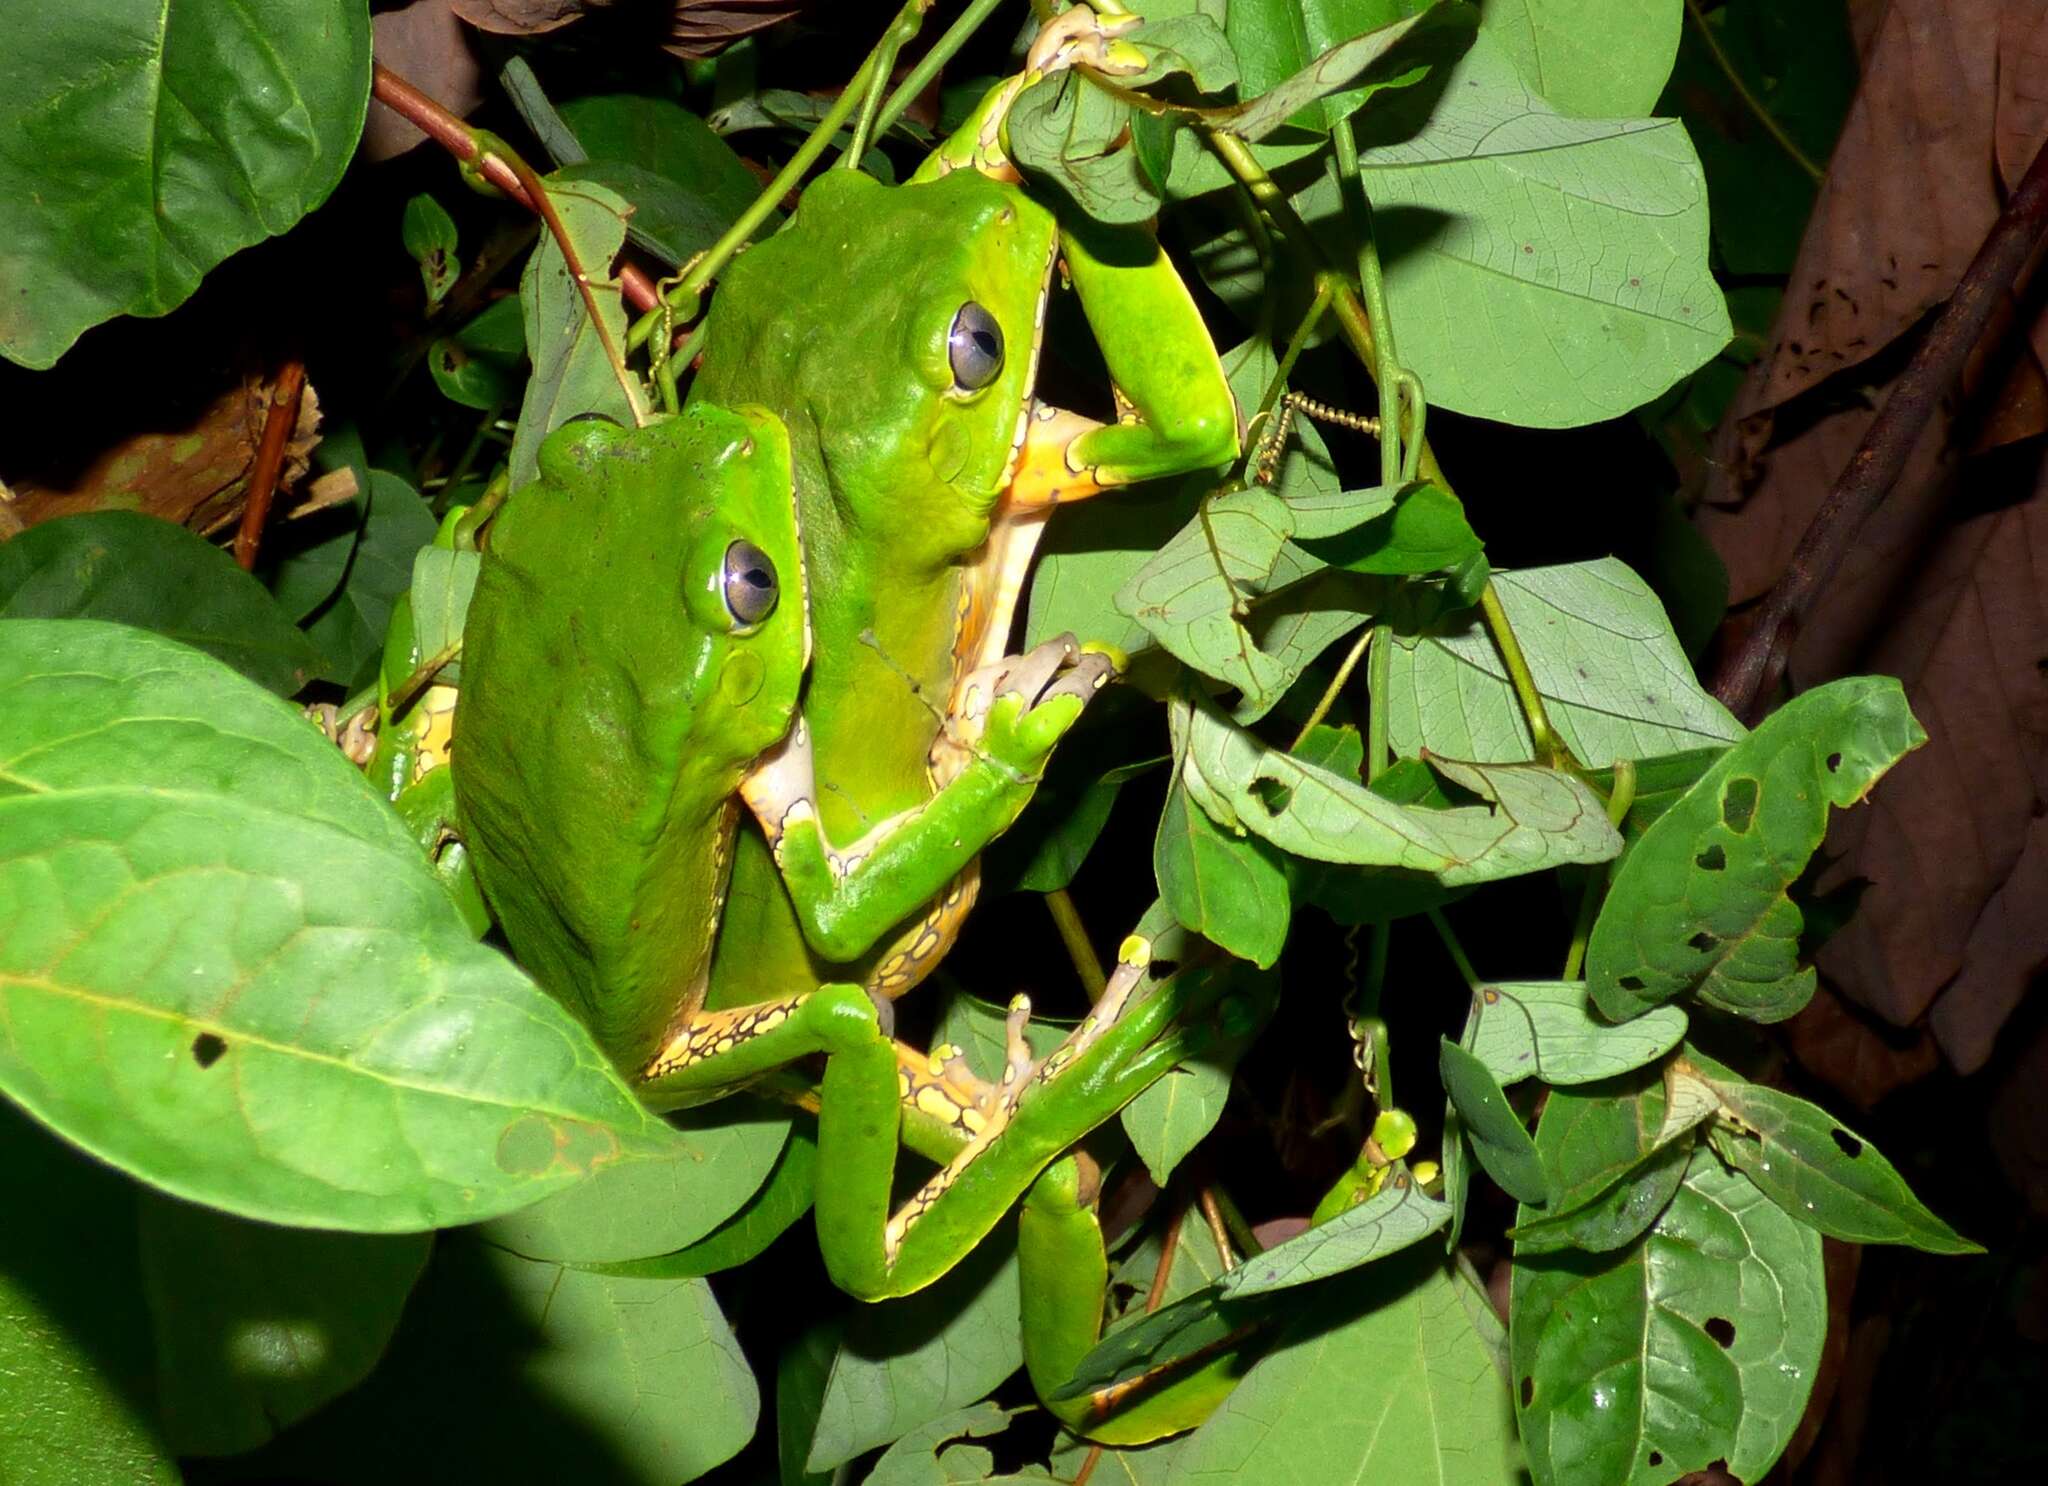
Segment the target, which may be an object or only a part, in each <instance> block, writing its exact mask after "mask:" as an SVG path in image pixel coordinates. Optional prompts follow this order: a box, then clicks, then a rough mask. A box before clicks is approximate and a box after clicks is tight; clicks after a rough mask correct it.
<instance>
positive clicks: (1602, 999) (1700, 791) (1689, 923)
mask: <svg viewBox="0 0 2048 1486" xmlns="http://www.w3.org/2000/svg"><path fill="white" fill-rule="evenodd" d="M1926 741H1927V734H1926V733H1924V732H1923V731H1921V728H1920V724H1919V723H1917V722H1916V721H1914V720H1913V713H1912V711H1911V709H1909V708H1908V707H1907V705H1906V694H1905V690H1904V689H1903V688H1902V687H1901V686H1900V685H1899V683H1898V682H1897V681H1896V680H1894V679H1892V678H1891V677H1889V676H1857V677H1849V678H1848V679H1846V680H1842V681H1835V682H1831V683H1829V684H1828V685H1826V686H1823V687H1820V688H1818V689H1816V690H1814V691H1810V692H1807V693H1806V694H1805V695H1803V696H1799V697H1795V698H1793V699H1792V700H1791V701H1790V702H1788V703H1786V704H1785V706H1783V707H1781V708H1779V709H1778V711H1776V712H1774V713H1772V714H1771V715H1770V716H1769V717H1768V718H1766V719H1765V720H1764V722H1763V724H1762V726H1760V727H1759V728H1758V729H1757V730H1756V731H1755V732H1754V733H1752V734H1750V735H1749V737H1748V738H1746V739H1744V740H1743V741H1742V742H1741V743H1738V744H1737V745H1736V746H1735V747H1733V748H1731V749H1729V750H1728V752H1727V753H1725V754H1723V755H1722V756H1721V758H1720V759H1719V760H1717V761H1716V762H1715V764H1714V766H1713V767H1712V768H1711V769H1709V770H1707V772H1706V773H1705V774H1703V775H1701V776H1700V779H1699V782H1698V783H1696V784H1694V785H1693V787H1692V788H1691V789H1689V790H1687V791H1686V793H1685V795H1684V797H1683V798H1682V799H1680V800H1679V802H1678V803H1677V804H1675V805H1673V806H1672V807H1671V808H1670V809H1669V810H1667V811H1666V812H1665V813H1664V814H1663V815H1662V816H1660V817H1659V818H1658V819H1657V821H1656V822H1655V823H1654V824H1653V825H1651V826H1650V828H1649V829H1648V830H1646V831H1644V832H1643V837H1642V840H1640V841H1639V842H1637V843H1636V845H1635V847H1634V848H1633V849H1632V850H1631V851H1630V852H1629V854H1628V856H1627V857H1626V858H1625V859H1624V860H1623V862H1622V864H1621V870H1620V872H1619V873H1617V874H1616V876H1615V879H1614V886H1613V888H1612V889H1611V890H1610V891H1609V893H1608V895H1607V901H1606V903H1605V904H1604V905H1603V906H1602V908H1601V910H1600V917H1599V920H1598V921H1597V922H1596V923H1595V924H1594V926H1593V935H1592V938H1591V939H1590V940H1589V941H1588V943H1587V946H1586V983H1587V985H1588V986H1589V987H1590V989H1591V992H1592V996H1593V1001H1594V1003H1595V1004H1596V1005H1597V1006H1598V1007H1599V1008H1600V1010H1601V1011H1602V1012H1604V1013H1606V1015H1607V1016H1609V1017H1611V1018H1613V1019H1614V1020H1615V1021H1625V1020H1627V1019H1628V1018H1629V1017H1632V1016H1636V1015H1638V1014H1639V1013H1641V1012H1644V1011H1647V1010H1648V1009H1649V1008H1651V1007H1653V1006H1657V1005H1661V1004H1662V1003H1663V1002H1666V1001H1669V1000H1671V999H1672V998H1673V997H1675V996H1681V995H1686V994H1692V995H1697V996H1698V997H1699V998H1700V999H1701V1000H1703V1001H1706V1002H1708V1003H1710V1004H1712V1005H1714V1006H1719V1007H1721V1008H1723V1009H1725V1010H1728V1011H1733V1012H1735V1013H1737V1014H1738V1015H1741V1016H1746V1017H1749V1018H1751V1019H1753V1020H1756V1021H1763V1022H1773V1021H1779V1020H1782V1019H1783V1018H1785V1017H1788V1016H1791V1015H1792V1014H1793V1013H1794V1012H1796V1011H1798V1010H1799V1008H1800V1007H1802V1006H1804V1005H1805V1004H1806V1003H1807V1001H1808V999H1809V998H1810V997H1811V996H1812V995H1813V986H1814V972H1813V970H1812V968H1811V967H1808V968H1806V969H1801V968H1800V967H1799V932H1800V928H1801V926H1802V919H1801V917H1800V913H1799V910H1798V909H1797V908H1796V907H1794V906H1793V904H1792V900H1791V899H1790V898H1789V897H1787V896H1786V889H1787V888H1789V887H1790V886H1791V885H1792V883H1793V882H1794V881H1795V880H1797V878H1798V877H1799V874H1800V873H1801V872H1802V871H1804V870H1805V867H1806V862H1807V859H1808V858H1809V857H1811V856H1812V855H1813V854H1814V852H1815V851H1816V850H1818V849H1819V847H1820V843H1821V838H1822V837H1823V836H1824V835H1825V834H1826V832H1827V823H1828V807H1829V806H1831V805H1832V806H1834V807H1835V808H1836V809H1841V808H1844V807H1846V806H1849V805H1853V804H1855V803H1856V802H1857V801H1859V800H1861V799H1862V798H1863V797H1864V795H1866V794H1868V793H1869V791H1870V788H1871V786H1872V785H1874V784H1876V783H1877V781H1878V780H1879V778H1881V777H1882V776H1883V775H1884V773H1885V771H1886V770H1887V769H1889V768H1891V766H1892V765H1893V764H1895V763H1897V762H1898V761H1899V759H1900V758H1902V757H1903V756H1904V755H1905V754H1907V753H1908V752H1910V751H1911V750H1912V749H1915V748H1918V747H1919V746H1920V745H1921V744H1922V743H1925V742H1926Z"/></svg>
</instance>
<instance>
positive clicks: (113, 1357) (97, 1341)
mask: <svg viewBox="0 0 2048 1486" xmlns="http://www.w3.org/2000/svg"><path fill="white" fill-rule="evenodd" d="M0 1170H5V1171H6V1173H7V1193H8V1203H7V1221H6V1222H4V1223H0V1378H4V1379H6V1384H5V1391H6V1396H7V1407H6V1408H5V1409H4V1410H0V1478H4V1479H5V1480H6V1481H7V1483H8V1486H80V1483H81V1482H93V1483H98V1482H101V1481H119V1482H121V1483H122V1486H176V1483H178V1482H180V1481H183V1480H184V1479H185V1477H184V1475H183V1474H182V1473H181V1472H180V1471H179V1469H178V1465H177V1461H176V1458H175V1456H174V1454H173V1452H172V1450H171V1448H170V1445H169V1443H168V1442H167V1441H166V1440H165V1439H164V1438H163V1432H162V1429H161V1427H160V1426H159V1424H158V1422H157V1420H156V1418H155V1415H154V1411H153V1410H152V1409H151V1408H150V1407H149V1398H150V1364H151V1357H150V1346H149V1333H148V1328H147V1327H145V1326H142V1325H140V1324H138V1323H137V1319H136V1318H137V1314H138V1312H140V1311H141V1309H142V1307H143V1298H142V1275H141V1272H140V1269H139V1268H138V1256H137V1253H136V1243H135V1186H134V1184H133V1183H132V1182H129V1181H128V1180H126V1179H125V1178H123V1177H121V1176H120V1175H118V1174H117V1173H115V1172H112V1171H109V1170H108V1169H107V1168H106V1167H104V1166H102V1165H100V1164H99V1163H98V1162H96V1161H90V1160H87V1159H86V1158H85V1157H83V1156H81V1155H79V1154H78V1152H77V1151H75V1150H73V1149H72V1148H70V1147H69V1146H67V1145H65V1144H64V1143H63V1142H62V1141H60V1140H57V1139H55V1138H53V1137H52V1136H51V1135H50V1134H49V1132H48V1131H46V1130H42V1129H40V1128H38V1127H37V1125H36V1124H35V1122H34V1121H32V1120H30V1119H28V1118H27V1117H26V1116H25V1115H22V1114H21V1113H19V1112H18V1111H17V1110H15V1109H14V1108H12V1107H11V1106H10V1105H8V1104H7V1103H6V1102H5V1101H0Z"/></svg>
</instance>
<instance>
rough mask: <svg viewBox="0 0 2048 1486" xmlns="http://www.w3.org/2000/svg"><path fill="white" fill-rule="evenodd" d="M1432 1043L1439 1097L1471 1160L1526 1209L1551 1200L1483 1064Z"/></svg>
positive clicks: (1539, 1162)
mask: <svg viewBox="0 0 2048 1486" xmlns="http://www.w3.org/2000/svg"><path fill="white" fill-rule="evenodd" d="M1437 1041H1438V1044H1439V1046H1438V1049H1437V1051H1438V1055H1439V1057H1438V1062H1439V1066H1440V1067H1441V1069H1442V1071H1443V1079H1444V1092H1445V1093H1447V1094H1449V1095H1450V1097H1451V1104H1452V1106H1453V1107H1454V1108H1455V1109H1456V1110H1457V1111H1458V1119H1459V1121H1460V1123H1461V1124H1462V1125H1463V1126H1464V1129H1465V1138H1466V1139H1467V1140H1469V1141H1470V1142H1471V1144H1472V1154H1473V1155H1475V1156H1477V1157H1478V1158H1479V1164H1480V1165H1481V1166H1482V1167H1484V1168H1485V1169H1486V1174H1487V1175H1488V1176H1490V1177H1492V1178H1493V1179H1494V1182H1495V1183H1496V1184H1497V1185H1498V1186H1499V1187H1500V1189H1501V1190H1502V1191H1503V1192H1505V1193H1507V1194H1508V1196H1510V1197H1512V1198H1514V1199H1515V1200H1516V1201H1517V1202H1521V1203H1524V1204H1526V1205H1528V1206H1531V1207H1541V1206H1543V1205H1544V1204H1545V1203H1546V1202H1548V1201H1549V1200H1550V1184H1549V1182H1548V1181H1546V1180H1545V1178H1544V1174H1543V1159H1542V1157H1540V1156H1538V1155H1537V1154H1536V1142H1535V1141H1533V1140H1531V1139H1530V1138H1529V1132H1528V1130H1527V1129H1525V1128H1524V1127H1523V1125H1522V1119H1521V1116H1519V1115H1517V1114H1516V1113H1515V1111H1514V1107H1513V1106H1512V1105H1510V1104H1509V1103H1508V1098H1507V1095H1505V1094H1503V1093H1502V1092H1501V1090H1500V1085H1499V1084H1497V1083H1495V1082H1494V1079H1493V1074H1492V1073H1491V1072H1490V1071H1489V1070H1488V1069H1487V1066H1486V1065H1485V1064H1484V1063H1482V1062H1481V1061H1480V1060H1479V1059H1477V1058H1475V1057H1473V1056H1472V1054H1470V1053H1469V1052H1467V1051H1465V1049H1464V1048H1462V1047H1459V1046H1458V1044H1457V1043H1455V1042H1453V1041H1451V1039H1450V1038H1448V1037H1442V1038H1438V1039H1437Z"/></svg>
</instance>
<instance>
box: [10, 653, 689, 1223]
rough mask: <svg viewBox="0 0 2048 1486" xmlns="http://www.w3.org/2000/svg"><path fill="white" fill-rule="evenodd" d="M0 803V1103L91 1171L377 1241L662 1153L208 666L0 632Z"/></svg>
mask: <svg viewBox="0 0 2048 1486" xmlns="http://www.w3.org/2000/svg"><path fill="white" fill-rule="evenodd" d="M0 780H4V781H5V783H4V785H0V1028H4V1029H5V1030H4V1032H0V1088H4V1089H5V1091H6V1092H7V1093H8V1094H9V1095H10V1096H11V1097H13V1098H14V1099H16V1100H18V1101H19V1102H20V1103H21V1104H22V1105H23V1106H25V1107H26V1108H28V1109H29V1110H30V1111H31V1112H32V1113H34V1114H35V1115H36V1116H37V1117H38V1118H40V1119H42V1120H44V1121H45V1122H46V1123H48V1124H49V1125H51V1126H53V1127H54V1128H56V1129H57V1130H58V1131H59V1132H60V1133H62V1134H64V1135H65V1136H66V1137H68V1138H69V1139H71V1140H73V1141H75V1142H76V1143H78V1144H80V1145H82V1146H84V1147H85V1148H86V1149H88V1150H90V1151H92V1152H93V1153H94V1154H95V1155H98V1156H99V1157H101V1158H102V1159H103V1160H106V1161H109V1162H111V1163H112V1164H114V1165H116V1166H119V1167H121V1168H122V1169H123V1170H126V1171H128V1172H131V1173H132V1174H134V1175H136V1176H138V1177H140V1178H142V1179H143V1180H145V1181H148V1182H150V1183H152V1184H154V1185H156V1186H160V1187H163V1188H164V1189H166V1190H168V1191H171V1192H174V1193H176V1194H178V1195H180V1196H184V1197H188V1198H191V1199H192V1200H194V1201H198V1202H204V1203H207V1204H209V1205H211V1206H215V1207H221V1208H225V1209H227V1210H229V1211H231V1212H236V1213H240V1214H242V1215H243V1216H247V1217H257V1218H264V1219H267V1220H271V1221H276V1222H287V1223H303V1224H308V1225H313V1226H321V1227H334V1228H351V1229H359V1230H365V1231H404V1230H408V1229H419V1228H432V1227H441V1226H445V1225H447V1224H451V1223H464V1222H473V1221H475V1220H477V1219H480V1218H485V1217H490V1216H493V1215H495V1214H497V1213H500V1212H505V1211H508V1210H510V1209H512V1208H514V1207H518V1206H521V1205H523V1204H525V1203H527V1202H531V1201H533V1200H535V1199H536V1198H538V1197H542V1196H545V1195H546V1194H547V1193H548V1192H550V1191H552V1190H554V1189H555V1188H557V1187H561V1186H565V1185H567V1184H569V1183H570V1182H572V1181H575V1180H577V1179H578V1178H580V1177H581V1176H582V1175H584V1174H585V1173H586V1172H588V1171H590V1170H592V1169H595V1168H597V1167H600V1166H603V1165H606V1164H608V1163H610V1162H612V1161H615V1160H617V1159H619V1158H620V1157H621V1156H622V1155H624V1154H627V1153H629V1152H632V1151H638V1150H642V1149H646V1148H649V1147H656V1148H658V1147H659V1145H660V1144H661V1143H663V1142H665V1141H666V1140H667V1138H668V1132H667V1127H666V1126H664V1125H661V1124H660V1123H659V1122H658V1121H656V1120H654V1119H653V1117H652V1116H650V1115H648V1114H647V1113H646V1111H645V1110H644V1109H643V1108H642V1107H641V1106H640V1104H639V1103H638V1101H637V1100H635V1099H634V1098H633V1096H632V1094H631V1092H630V1091H629V1090H627V1088H626V1087H625V1085H624V1084H623V1083H621V1082H620V1081H619V1078H618V1075H617V1074H616V1073H615V1072H614V1071H613V1070H612V1068H611V1067H610V1065H609V1064H608V1063H607V1062H606V1061H605V1059H604V1057H603V1054H602V1053H601V1052H600V1051H599V1050H598V1049H597V1047H596V1045H595V1044H594V1043H593V1042H592V1041H591V1040H590V1037H589V1034H588V1033H586V1032H585V1031H584V1030H583V1028H582V1027H581V1026H580V1025H579V1024H578V1023H577V1022H575V1021H574V1020H573V1019H572V1018H571V1017H570V1016H569V1014H568V1013H567V1012H566V1011H564V1010H562V1009H561V1007H559V1006H558V1005H557V1004H556V1003H555V1002H554V1001H552V1000H551V999H549V998H548V997H547V996H545V995H543V994H542V993H541V992H540V990H539V989H538V988H537V987H535V986H534V985H533V983H532V982H531V981H529V980H528V979H527V978H526V977H525V976H524V975H522V974H521V973H520V972H519V971H518V970H516V969H514V968H513V967H512V965H511V964H510V962H508V961H507V960H506V959H505V958H504V957H503V956H502V955H499V954H497V953H495V952H494V951H491V950H487V949H484V948H482V947H481V946H478V945H476V944H473V943H472V942H470V939H469V935H468V931H467V930H466V929H465V928H464V927H463V925H462V922H461V918H460V915H459V914H458V913H457V911H456V909H455V906H454V904H453V902H452V901H451V900H450V899H449V897H448V896H447V894H446V892H445V891H444V890H443V889H442V888H441V886H440V885H439V883H438V882H437V881H436V880H435V879H434V877H433V874H432V872H431V871H430V870H429V869H428V867H427V864H426V862H425V860H424V859H423V858H422V857H421V856H420V854H419V852H418V850H417V848H416V847H414V846H413V845H412V844H411V842H410V841H409V840H408V839H407V837H406V835H405V831H404V829H403V827H402V826H401V825H400V824H399V822H398V820H397V818H396V817H395V816H394V815H393V814H392V813H391V812H390V811H389V809H388V808H387V807H386V806H384V805H383V803H382V802H381V801H379V800H377V799H376V797H375V796H374V794H373V793H372V792H371V790H370V788H369V786H368V784H367V783H365V782H364V780H363V779H362V777H361V776H360V775H359V774H358V773H357V772H356V771H355V770H354V769H353V768H351V767H350V766H349V764H348V763H347V761H346V760H344V759H343V758H342V757H341V755H340V754H339V753H338V752H336V751H335V750H334V749H333V748H332V747H331V746H330V745H328V744H327V742H326V741H325V740H324V739H323V738H321V736H320V735H319V733H318V732H316V731H315V730H314V729H313V728H312V727H311V726H310V725H308V724H307V723H305V722H304V721H303V720H302V719H300V718H299V717H298V716H297V714H295V713H294V712H293V711H292V710H291V709H290V708H289V707H287V706H286V705H285V704H284V703H283V702H280V701H278V700H277V699H276V698H274V697H271V696H269V695H267V694H266V693H264V692H262V691H261V690H259V689H258V688H257V687H255V686H254V685H253V684H252V683H249V682H245V681H243V680H241V679H240V678H238V677H236V676H234V675H233V674H232V673H230V672H228V671H226V670H225V669H224V668H222V667H221V666H220V665H219V664H218V663H217V662H214V661H212V660H210V659H208V658H207V657H205V656H202V655H200V654H198V653H197V652H196V651H191V650H187V649H185V648H184V647H182V646H178V645H175V644H172V643H170V642H169V641H165V640H161V639H158V638H156V637H154V636H151V635H147V634H144V633H142V632H140V631H135V630H128V629H123V628H121V627H120V626H116V625H102V624H92V623H86V622H79V621H71V622H65V621H26V620H23V621H8V622H5V623H0Z"/></svg>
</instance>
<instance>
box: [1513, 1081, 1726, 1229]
mask: <svg viewBox="0 0 2048 1486" xmlns="http://www.w3.org/2000/svg"><path fill="white" fill-rule="evenodd" d="M1667 1104H1668V1098H1667V1093H1666V1089H1665V1087H1664V1086H1663V1085H1661V1084H1660V1083H1659V1081H1658V1079H1657V1078H1656V1076H1655V1075H1654V1074H1652V1073H1650V1072H1648V1071H1647V1070H1645V1071H1641V1072H1637V1073H1634V1074H1630V1075H1628V1076H1626V1077H1623V1078H1617V1079H1610V1080H1607V1081H1605V1082H1603V1083H1599V1084H1588V1085H1585V1086H1584V1087H1581V1088H1576V1089H1552V1090H1551V1091H1550V1096H1549V1098H1548V1099H1546V1100H1545V1101H1544V1105H1543V1115H1542V1117H1541V1118H1540V1119H1538V1120H1537V1122H1536V1152H1537V1154H1538V1156H1540V1157H1541V1158H1542V1161H1543V1169H1544V1171H1545V1173H1546V1175H1547V1176H1548V1179H1549V1184H1550V1193H1551V1197H1550V1205H1549V1207H1548V1209H1547V1210H1546V1211H1544V1212H1543V1213H1541V1214H1538V1215H1534V1216H1529V1217H1525V1218H1524V1219H1523V1221H1522V1222H1521V1224H1520V1225H1518V1226H1517V1227H1516V1228H1515V1229H1514V1231H1513V1233H1512V1235H1511V1236H1512V1237H1513V1238H1514V1240H1515V1252H1516V1253H1517V1254H1537V1253H1545V1252H1548V1251H1549V1250H1552V1249H1561V1248H1580V1249H1593V1250H1607V1249H1618V1248H1620V1247H1621V1246H1622V1245H1623V1244H1626V1243H1632V1242H1634V1241H1635V1239H1636V1238H1637V1237H1638V1236H1640V1235H1641V1233H1642V1232H1643V1230H1644V1229H1646V1228H1648V1227H1649V1226H1650V1224H1652V1223H1654V1222H1655V1221H1656V1220H1657V1216H1658V1214H1660V1213H1661V1212H1663V1211H1664V1208H1665V1206H1666V1205H1667V1204H1668V1203H1669V1202H1670V1201H1671V1198H1672V1194H1673V1193H1675V1192H1677V1190H1678V1184H1679V1181H1680V1180H1681V1178H1682V1177H1683V1176H1684V1174H1685V1165H1686V1160H1687V1157H1688V1155H1689V1153H1690V1152H1691V1150H1692V1142H1691V1141H1689V1140H1683V1139H1681V1137H1682V1136H1684V1135H1685V1133H1686V1132H1687V1131H1688V1130H1690V1129H1691V1128H1692V1127H1691V1126H1690V1125H1676V1126H1674V1125H1673V1123H1672V1122H1671V1120H1670V1119H1669V1118H1668V1117H1667V1115H1666V1109H1667Z"/></svg>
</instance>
